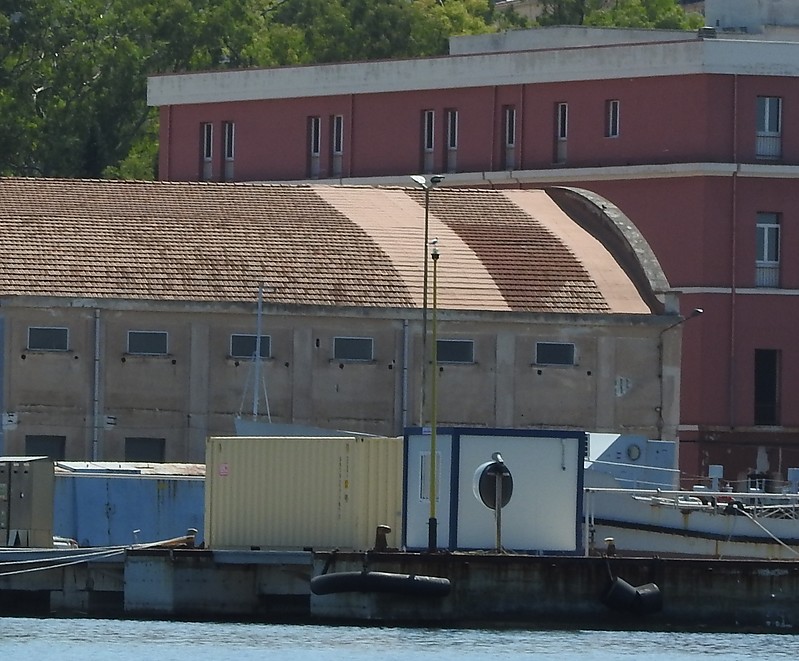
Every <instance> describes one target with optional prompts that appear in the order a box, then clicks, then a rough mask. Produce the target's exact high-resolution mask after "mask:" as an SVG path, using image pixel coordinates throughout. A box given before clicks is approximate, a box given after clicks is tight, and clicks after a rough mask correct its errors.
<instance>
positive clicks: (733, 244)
mask: <svg viewBox="0 0 799 661" xmlns="http://www.w3.org/2000/svg"><path fill="white" fill-rule="evenodd" d="M725 35H726V36H725ZM723 36H725V38H722V37H723ZM729 37H730V35H729V34H727V33H723V32H721V31H718V32H716V31H713V30H708V29H705V30H702V31H700V34H699V35H697V34H694V33H686V32H670V31H643V30H620V29H607V30H599V29H588V28H581V27H573V28H548V29H540V30H532V31H519V32H511V33H505V34H502V35H482V36H479V37H469V38H456V39H453V40H452V42H451V55H449V56H447V57H439V58H429V59H417V60H404V61H381V62H365V63H349V64H333V65H324V66H306V67H288V68H277V69H260V70H246V71H232V72H217V73H197V74H184V75H168V76H159V77H154V78H152V79H151V80H150V84H149V103H150V104H151V105H154V106H158V107H159V108H160V117H161V157H160V177H161V178H162V179H165V180H203V179H206V180H235V181H252V182H256V181H306V180H318V181H322V182H327V183H380V184H387V183H390V184H396V183H402V184H403V185H407V184H408V182H409V181H410V180H409V179H408V175H409V174H412V173H418V172H427V173H433V172H436V173H438V172H440V173H444V174H445V175H446V179H445V181H444V182H442V184H440V185H441V186H463V187H518V188H540V187H543V186H548V185H554V184H557V185H560V184H565V185H579V186H580V187H582V188H586V189H589V190H592V191H595V192H597V193H599V194H601V195H603V196H605V197H607V198H608V199H609V200H611V201H613V202H614V203H615V204H617V205H618V206H619V207H620V208H621V209H622V210H623V211H624V212H625V213H626V214H627V215H628V216H629V217H630V218H631V219H632V220H633V221H634V222H635V223H636V224H637V225H638V227H639V229H640V230H641V231H642V232H643V234H644V236H645V237H646V239H647V240H648V242H649V244H650V245H651V246H652V248H653V250H654V252H655V254H656V255H657V257H658V259H659V261H660V262H661V264H662V266H663V268H664V270H665V272H666V275H667V277H668V279H669V282H670V284H671V286H672V287H673V288H675V289H677V290H680V291H681V292H682V293H683V296H682V297H681V300H682V306H683V309H682V312H683V314H684V315H686V316H687V315H689V313H690V311H691V310H692V309H693V308H703V309H704V311H705V312H704V314H703V315H702V316H701V317H699V318H697V319H694V320H691V321H688V322H687V323H685V324H684V325H683V326H682V330H683V332H684V341H683V362H682V391H681V392H682V402H681V425H680V438H681V440H682V441H683V443H682V446H683V447H682V449H681V460H682V462H683V467H684V470H685V471H686V472H689V473H696V474H705V473H706V466H707V465H708V464H724V465H725V467H726V470H727V473H728V474H729V473H730V472H732V473H735V474H738V475H741V474H745V475H750V476H753V477H756V476H758V475H764V474H774V473H779V474H783V475H784V473H785V470H786V468H787V467H788V466H797V465H799V406H796V400H797V393H799V371H797V370H796V369H794V368H795V366H796V365H797V364H798V363H799V346H797V345H796V344H795V343H794V342H793V333H794V332H795V324H796V323H797V321H799V260H795V259H792V258H791V256H792V255H793V254H794V253H795V252H796V251H797V249H799V211H798V210H799V130H797V126H799V123H797V116H799V42H777V41H765V40H758V39H757V38H754V37H752V36H751V35H749V38H746V37H747V35H733V37H736V38H729ZM431 194H432V195H435V191H433V192H432V193H431Z"/></svg>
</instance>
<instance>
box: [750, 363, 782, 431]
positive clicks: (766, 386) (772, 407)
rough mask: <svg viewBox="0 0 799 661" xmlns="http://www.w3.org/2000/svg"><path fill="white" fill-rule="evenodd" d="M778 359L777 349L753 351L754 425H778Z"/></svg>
mask: <svg viewBox="0 0 799 661" xmlns="http://www.w3.org/2000/svg"><path fill="white" fill-rule="evenodd" d="M780 358H781V352H780V351H779V350H778V349H755V374H754V381H755V383H754V386H755V411H754V414H755V416H754V422H755V424H756V425H778V424H780V362H781V361H780Z"/></svg>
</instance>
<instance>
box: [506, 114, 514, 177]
mask: <svg viewBox="0 0 799 661" xmlns="http://www.w3.org/2000/svg"><path fill="white" fill-rule="evenodd" d="M503 118H504V120H503V121H504V126H503V134H504V136H505V139H504V141H503V143H504V144H503V147H504V150H505V158H504V161H505V169H506V170H515V169H516V108H515V107H514V106H505V109H504V113H503Z"/></svg>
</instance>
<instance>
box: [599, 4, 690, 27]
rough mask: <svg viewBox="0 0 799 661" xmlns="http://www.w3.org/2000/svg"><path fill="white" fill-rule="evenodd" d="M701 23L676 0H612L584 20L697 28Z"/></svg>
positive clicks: (612, 23) (610, 23)
mask: <svg viewBox="0 0 799 661" xmlns="http://www.w3.org/2000/svg"><path fill="white" fill-rule="evenodd" d="M703 23H704V20H703V18H702V17H701V16H700V15H699V14H687V13H686V12H685V11H684V10H683V8H682V7H681V6H680V5H679V4H677V2H676V0H614V2H613V3H612V5H611V6H608V7H603V8H599V9H595V10H593V11H591V12H590V13H589V14H588V16H587V17H586V20H585V24H586V25H599V26H615V27H629V28H659V29H670V30H688V29H696V28H699V27H701V26H702V24H703Z"/></svg>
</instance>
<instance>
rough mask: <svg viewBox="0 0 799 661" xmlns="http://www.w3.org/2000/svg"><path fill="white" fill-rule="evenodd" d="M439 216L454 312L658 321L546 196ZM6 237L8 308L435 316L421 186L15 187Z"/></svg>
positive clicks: (443, 275) (10, 182)
mask: <svg viewBox="0 0 799 661" xmlns="http://www.w3.org/2000/svg"><path fill="white" fill-rule="evenodd" d="M429 210H430V225H429V228H430V232H429V234H430V238H433V237H438V239H439V243H438V248H439V251H440V254H441V257H440V259H439V262H438V278H439V279H438V304H439V307H441V308H442V309H446V308H449V309H475V310H519V311H532V312H578V313H608V312H633V313H647V312H649V309H648V307H647V306H646V305H645V304H644V303H643V301H642V299H641V297H640V296H639V295H638V294H637V292H636V289H635V287H634V285H633V283H631V282H630V280H629V278H628V277H627V276H626V275H625V274H624V272H623V270H622V269H621V267H619V265H618V264H617V263H616V262H615V261H614V260H613V258H612V256H611V255H610V253H608V252H607V251H606V250H605V249H604V248H603V246H602V245H601V244H600V243H598V242H596V241H595V240H594V242H593V244H587V243H585V242H584V241H579V240H575V237H576V236H577V235H578V234H580V233H582V234H583V235H585V236H587V234H585V232H584V231H583V230H581V229H580V228H579V227H577V225H576V224H575V223H574V222H573V221H572V220H571V219H570V218H569V217H568V216H567V215H566V214H565V213H564V212H563V211H562V210H561V209H560V208H559V207H558V206H556V205H555V204H553V203H551V200H550V199H549V197H548V196H547V194H546V193H545V192H544V191H532V190H531V191H509V192H503V191H498V190H468V189H447V188H445V187H442V188H437V189H435V190H434V191H432V192H431V194H430V206H429ZM557 228H561V229H560V230H559V229H557ZM0 231H2V241H0V295H1V296H15V295H25V296H56V297H67V298H73V297H77V298H120V299H143V300H178V301H180V300H183V301H249V300H252V297H253V291H254V285H255V284H256V283H259V282H262V281H264V282H266V283H267V284H268V286H269V290H270V293H269V300H270V302H272V303H276V304H302V305H330V306H355V307H397V308H407V307H421V305H422V273H423V263H424V256H423V247H424V246H423V244H424V192H423V191H422V190H421V189H418V188H407V189H406V188H388V187H385V188H378V187H368V186H341V187H333V186H322V185H319V186H310V185H261V184H259V185H250V184H221V183H192V182H180V183H178V182H125V181H96V180H72V179H41V178H0ZM589 250H590V254H589V253H588V252H586V251H589ZM581 251H582V253H583V254H580V252H581ZM431 273H432V270H431Z"/></svg>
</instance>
